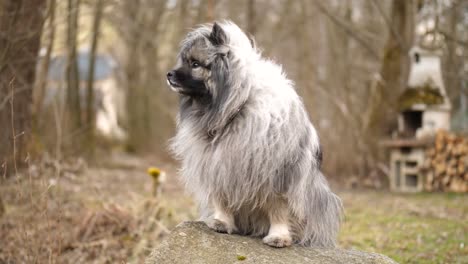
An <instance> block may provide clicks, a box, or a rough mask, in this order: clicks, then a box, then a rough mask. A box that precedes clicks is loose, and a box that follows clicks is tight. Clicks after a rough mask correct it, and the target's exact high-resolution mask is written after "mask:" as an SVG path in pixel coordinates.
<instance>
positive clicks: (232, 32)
mask: <svg viewBox="0 0 468 264" xmlns="http://www.w3.org/2000/svg"><path fill="white" fill-rule="evenodd" d="M218 25H219V26H220V27H221V28H222V29H223V31H224V32H225V34H226V36H227V42H226V43H225V44H223V45H222V47H216V48H218V49H222V50H223V51H227V55H226V60H227V61H226V63H222V64H221V65H218V66H217V67H214V68H212V77H213V79H214V80H213V81H214V82H215V83H216V85H219V86H222V87H218V88H217V89H214V91H213V92H214V93H213V94H212V95H211V98H209V99H206V98H191V97H187V96H183V97H184V98H182V100H181V108H180V110H181V111H180V112H181V116H180V117H181V118H182V119H183V118H185V117H188V116H190V115H194V114H195V115H197V117H198V118H199V121H200V124H202V125H203V126H204V127H205V128H204V130H206V133H207V134H208V135H209V136H210V137H213V138H214V139H215V138H216V137H219V136H220V135H221V134H222V131H224V130H225V128H226V127H227V126H228V125H229V124H230V123H231V122H232V121H233V119H234V118H236V116H237V115H239V114H240V112H241V111H242V109H243V108H244V106H245V105H248V100H249V94H250V92H251V87H252V85H253V84H252V82H251V80H255V78H252V77H253V76H249V75H252V73H253V72H252V71H250V67H249V66H248V65H253V64H255V63H256V60H257V61H258V60H259V59H260V53H259V52H258V50H256V48H255V47H253V46H252V45H251V41H250V40H249V38H248V37H247V35H246V34H245V33H244V32H243V31H242V30H241V29H240V28H239V27H238V26H237V25H235V24H234V23H232V22H230V21H222V22H219V23H218ZM212 28H213V24H204V25H201V26H199V27H197V28H195V29H193V30H192V31H191V32H190V33H189V34H188V35H187V37H186V38H185V39H184V40H182V42H181V45H180V46H181V51H182V52H184V51H186V50H188V49H189V48H190V47H191V45H193V43H194V42H195V41H198V40H200V39H206V41H209V38H210V34H211V31H212ZM182 52H181V53H182ZM212 52H213V53H216V52H217V51H212ZM180 56H181V55H179V57H180Z"/></svg>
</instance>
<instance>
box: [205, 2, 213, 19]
mask: <svg viewBox="0 0 468 264" xmlns="http://www.w3.org/2000/svg"><path fill="white" fill-rule="evenodd" d="M214 9H215V3H214V0H207V8H206V19H207V20H208V21H210V22H211V21H213V20H214V19H215V13H214Z"/></svg>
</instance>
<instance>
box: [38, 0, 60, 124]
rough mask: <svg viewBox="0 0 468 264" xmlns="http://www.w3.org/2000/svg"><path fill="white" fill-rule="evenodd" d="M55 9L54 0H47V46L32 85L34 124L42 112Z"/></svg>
mask: <svg viewBox="0 0 468 264" xmlns="http://www.w3.org/2000/svg"><path fill="white" fill-rule="evenodd" d="M55 7H56V0H49V4H48V11H49V12H48V13H49V16H48V29H49V32H48V33H49V34H48V36H47V44H46V53H45V55H44V57H43V58H42V61H41V64H40V66H39V72H38V74H37V78H36V83H35V85H34V93H33V101H34V102H33V103H34V104H33V107H34V109H33V114H34V122H36V123H37V122H39V118H40V117H41V112H42V104H43V103H44V95H45V89H46V84H47V74H48V70H49V65H50V58H51V55H52V50H53V48H54V40H55Z"/></svg>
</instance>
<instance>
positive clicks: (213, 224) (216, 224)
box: [206, 219, 237, 234]
mask: <svg viewBox="0 0 468 264" xmlns="http://www.w3.org/2000/svg"><path fill="white" fill-rule="evenodd" d="M206 225H207V226H208V227H209V228H211V229H213V230H214V231H216V232H219V233H228V234H232V233H236V232H237V228H236V227H235V226H231V225H229V224H227V223H225V222H223V221H221V220H219V219H210V220H208V221H206Z"/></svg>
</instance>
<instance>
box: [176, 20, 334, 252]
mask: <svg viewBox="0 0 468 264" xmlns="http://www.w3.org/2000/svg"><path fill="white" fill-rule="evenodd" d="M181 46H182V47H181V51H180V54H179V56H178V63H177V66H176V68H175V69H174V70H172V71H170V72H168V73H167V81H168V84H169V85H170V87H171V89H172V90H174V91H176V92H178V93H179V94H180V113H179V116H178V131H177V135H176V136H175V137H174V138H173V139H172V142H171V148H172V150H173V152H174V153H175V155H176V157H177V158H179V159H180V160H181V162H182V170H181V173H182V177H183V179H184V181H185V184H186V187H187V188H188V189H189V190H190V191H191V192H192V193H193V194H194V196H195V197H196V199H197V201H198V203H199V206H200V209H201V213H202V219H203V220H204V221H205V222H206V223H207V225H208V226H209V227H210V228H212V229H214V230H216V231H218V232H226V233H239V234H244V235H252V236H262V237H263V241H264V243H266V244H268V245H270V246H273V247H285V246H289V245H291V243H300V244H302V245H306V246H320V247H333V246H335V242H336V236H337V232H338V229H339V223H340V214H341V201H340V199H339V198H338V197H337V196H336V195H335V194H333V193H332V192H331V190H330V188H329V187H328V184H327V181H326V179H325V177H324V176H323V175H322V173H321V172H320V163H321V160H322V153H321V150H320V144H319V138H318V136H317V132H316V131H315V128H314V127H313V126H312V124H311V122H310V121H309V118H308V116H307V113H306V111H305V109H304V105H303V104H302V101H301V99H300V97H299V96H298V95H297V93H296V91H295V90H294V84H293V83H292V82H291V81H290V80H288V79H287V78H286V76H285V74H284V73H283V71H282V69H281V67H280V66H279V65H277V64H275V63H274V62H272V61H270V60H267V59H264V58H262V57H261V55H260V52H259V51H258V50H257V49H256V48H255V45H254V44H253V41H251V40H250V39H249V37H247V35H246V34H245V33H244V32H243V31H242V30H241V29H240V28H239V27H238V26H236V25H235V24H234V23H232V22H229V21H225V22H221V23H214V24H213V25H203V26H200V27H198V28H196V29H194V30H193V31H191V32H190V33H189V34H188V35H187V37H186V38H185V39H184V40H183V41H182V44H181Z"/></svg>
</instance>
